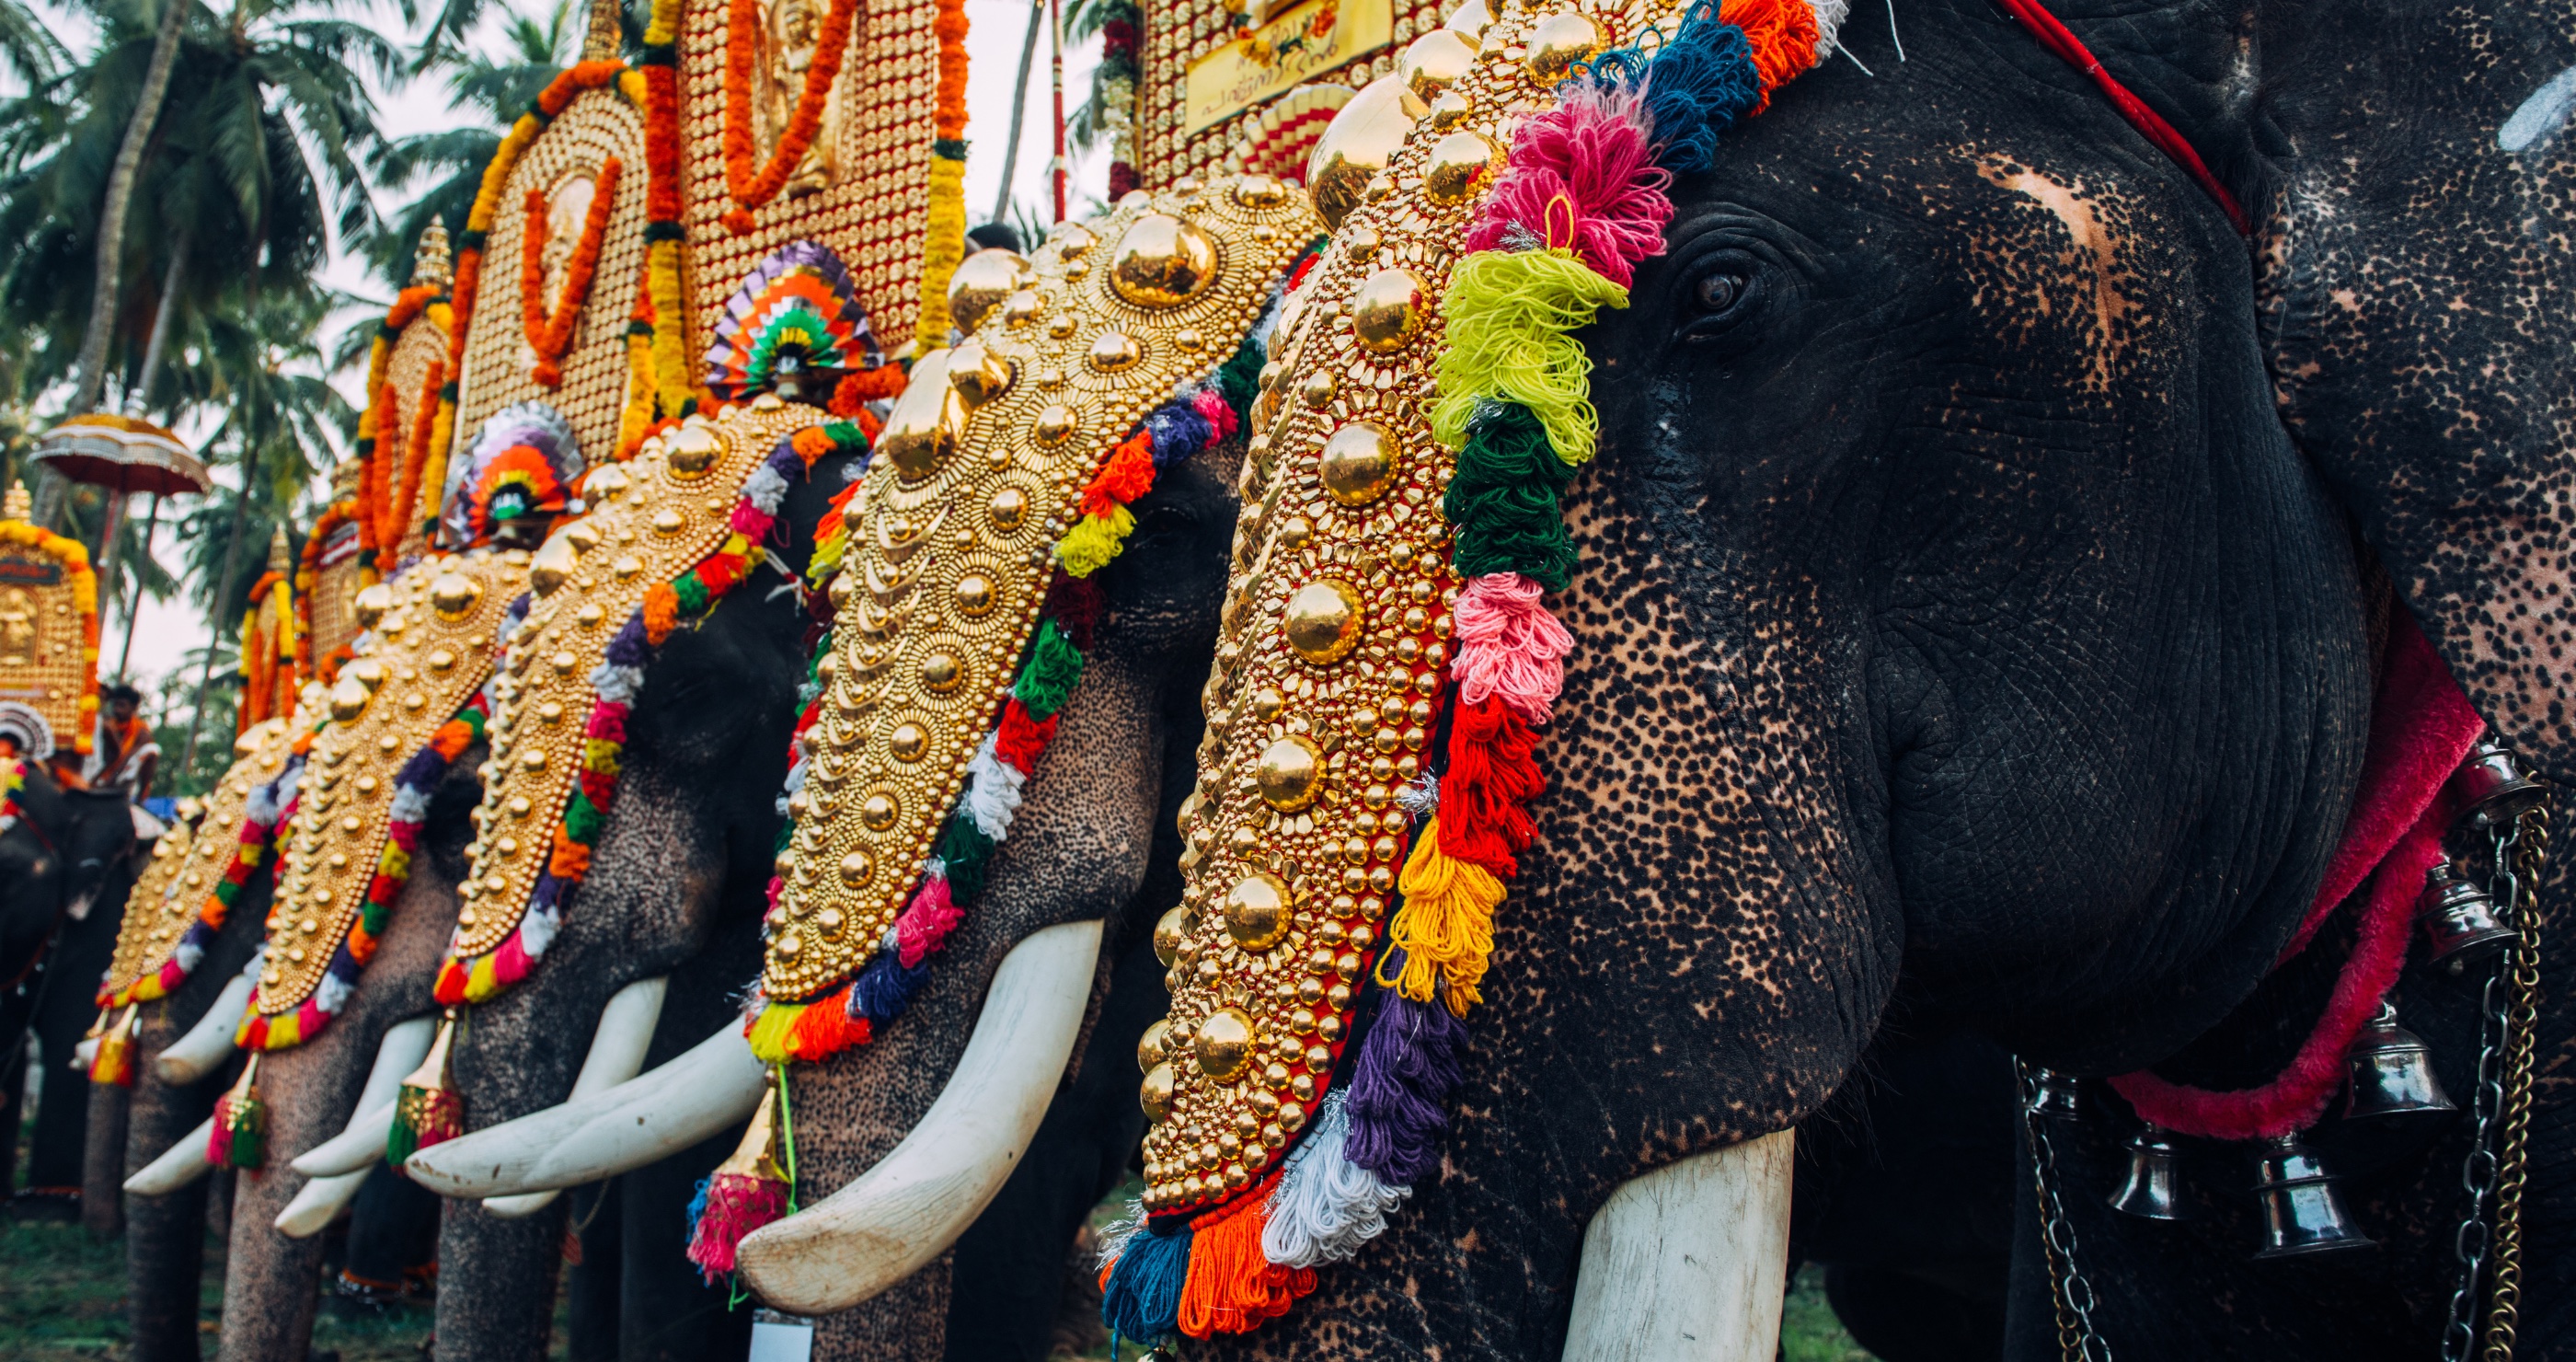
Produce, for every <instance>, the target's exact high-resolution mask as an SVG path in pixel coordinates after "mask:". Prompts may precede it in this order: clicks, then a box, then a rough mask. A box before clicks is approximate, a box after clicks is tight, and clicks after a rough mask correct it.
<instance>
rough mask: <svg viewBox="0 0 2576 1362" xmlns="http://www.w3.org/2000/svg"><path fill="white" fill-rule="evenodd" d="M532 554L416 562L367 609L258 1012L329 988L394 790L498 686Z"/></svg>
mask: <svg viewBox="0 0 2576 1362" xmlns="http://www.w3.org/2000/svg"><path fill="white" fill-rule="evenodd" d="M527 564H528V555H527V553H526V552H525V551H524V550H517V549H513V550H511V551H509V552H507V553H494V552H492V551H491V550H489V549H478V550H476V551H474V552H472V553H468V554H463V555H458V556H450V555H443V554H442V555H438V556H434V557H430V558H425V559H423V560H421V561H420V562H419V563H418V564H416V565H414V566H413V567H412V568H411V569H410V570H409V571H407V572H405V573H403V574H402V575H401V576H399V577H396V578H395V579H393V580H392V581H389V582H384V583H380V584H379V586H380V589H381V590H382V592H383V594H382V595H381V596H379V597H376V598H375V599H374V600H373V601H370V602H368V605H369V606H370V607H373V606H377V605H381V606H382V608H383V613H382V614H380V615H378V616H377V617H376V619H375V622H374V624H373V626H372V628H373V634H372V636H371V637H370V638H368V639H367V640H365V642H364V646H363V647H362V649H361V650H360V652H359V653H358V655H357V657H355V658H354V659H352V660H351V661H350V662H349V664H348V665H347V666H345V667H342V668H341V669H340V679H339V680H338V681H337V682H335V683H334V684H333V685H332V687H331V689H330V692H329V696H328V699H327V700H326V701H325V702H324V703H325V705H326V706H327V709H328V712H329V715H330V722H328V723H326V724H324V725H323V727H322V730H321V731H320V732H319V733H318V734H316V735H315V737H314V739H313V746H312V749H311V751H310V752H309V754H308V755H307V757H306V761H305V767H304V779H303V781H302V782H301V785H300V787H299V788H300V795H299V801H298V804H297V807H296V810H295V822H294V825H293V827H292V828H291V829H289V831H288V835H287V837H286V839H285V840H286V846H287V857H286V861H285V863H284V864H283V865H282V866H281V867H280V870H279V874H280V875H281V876H282V878H283V888H282V889H281V890H280V891H279V892H278V894H277V896H276V898H275V899H274V900H273V905H274V906H273V907H271V909H270V910H269V915H268V959H267V963H266V968H265V970H264V971H263V972H262V974H261V976H260V981H259V991H258V993H257V995H256V998H255V1002H254V1004H253V1006H255V1007H256V1008H257V1009H258V1011H259V1013H260V1015H262V1016H270V1017H274V1016H281V1015H284V1014H286V1013H290V1012H293V1011H295V1010H296V1008H297V1007H299V1006H301V1005H302V1004H303V1002H304V1000H305V999H306V998H308V997H311V996H312V994H313V990H314V989H315V988H317V987H319V986H320V985H321V982H322V976H323V974H324V971H325V970H326V969H327V968H328V967H329V965H330V963H331V956H332V953H333V952H334V951H336V950H338V949H339V946H340V943H341V942H342V941H344V940H346V939H347V938H348V935H349V929H350V928H351V927H353V926H355V925H356V923H357V921H358V915H359V914H360V912H362V911H363V910H364V908H365V906H366V899H367V887H368V885H369V884H370V883H371V882H373V880H374V879H375V875H376V868H377V865H378V862H379V861H380V860H381V859H382V857H383V855H384V850H385V845H386V841H387V824H388V823H389V822H390V821H391V814H392V810H393V802H394V780H395V777H396V776H397V775H399V774H400V773H401V771H402V768H403V764H404V763H406V762H408V761H410V760H411V759H412V755H413V754H414V753H417V752H419V751H420V750H421V749H422V748H424V747H426V746H428V745H429V740H430V737H431V735H433V734H435V733H437V732H438V730H439V729H440V728H441V727H442V726H444V725H445V724H446V723H447V721H448V720H449V719H451V718H454V717H455V716H456V711H457V710H458V709H459V708H461V707H462V706H463V705H464V704H465V702H466V701H467V700H469V699H472V698H473V695H474V692H475V691H476V690H478V689H480V688H481V687H482V685H483V682H484V680H485V679H486V678H488V677H489V676H491V674H492V654H493V646H494V636H495V634H496V633H497V631H498V630H499V629H500V626H501V620H502V618H503V616H505V615H506V614H508V612H509V609H510V602H511V601H512V600H513V599H514V598H516V597H517V596H518V594H519V593H520V592H522V591H524V590H526V589H527V582H528V566H527Z"/></svg>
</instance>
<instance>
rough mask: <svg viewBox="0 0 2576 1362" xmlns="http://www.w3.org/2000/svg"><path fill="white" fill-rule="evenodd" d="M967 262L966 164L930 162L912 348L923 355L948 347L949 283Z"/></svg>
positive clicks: (936, 158)
mask: <svg viewBox="0 0 2576 1362" xmlns="http://www.w3.org/2000/svg"><path fill="white" fill-rule="evenodd" d="M965 258H966V163H965V162H964V161H951V160H949V159H947V158H946V157H942V156H933V157H931V158H930V213H929V218H928V223H927V225H926V226H925V227H924V228H923V229H922V234H921V319H920V320H919V321H917V322H915V323H913V328H912V339H913V344H915V345H917V346H920V347H922V348H923V349H924V350H925V352H926V351H927V350H929V349H931V348H935V347H937V346H941V345H945V344H947V343H948V328H949V327H950V325H951V324H952V323H951V322H950V320H949V316H948V279H949V276H950V275H953V274H955V273H956V272H957V265H958V262H959V261H962V260H964V259H965Z"/></svg>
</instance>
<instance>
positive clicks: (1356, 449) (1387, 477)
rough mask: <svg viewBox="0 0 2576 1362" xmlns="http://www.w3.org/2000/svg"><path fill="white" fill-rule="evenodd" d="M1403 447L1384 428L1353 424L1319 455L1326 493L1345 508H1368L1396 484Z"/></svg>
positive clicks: (1319, 477) (1317, 473) (1317, 470)
mask: <svg viewBox="0 0 2576 1362" xmlns="http://www.w3.org/2000/svg"><path fill="white" fill-rule="evenodd" d="M1402 455H1403V451H1402V448H1401V447H1400V446H1399V445H1398V444H1397V443H1396V441H1395V439H1394V437H1392V436H1390V435H1388V434H1387V432H1386V428H1385V427H1384V426H1380V425H1378V424H1376V423H1375V422H1372V421H1353V422H1352V423H1350V424H1349V425H1346V426H1344V427H1342V428H1341V429H1340V430H1337V431H1334V432H1333V437H1332V438H1331V439H1329V440H1326V441H1325V442H1324V449H1323V452H1322V453H1321V454H1319V455H1317V456H1316V460H1315V479H1316V481H1318V482H1321V483H1322V484H1323V485H1324V493H1325V495H1327V496H1330V497H1331V498H1332V499H1333V500H1335V501H1338V502H1340V503H1341V504H1343V505H1345V506H1365V505H1367V504H1368V503H1370V502H1372V501H1375V500H1377V499H1378V498H1379V497H1382V496H1385V495H1386V493H1387V489H1388V488H1391V487H1393V486H1394V485H1395V468H1396V462H1397V460H1398V459H1400V458H1401V457H1402Z"/></svg>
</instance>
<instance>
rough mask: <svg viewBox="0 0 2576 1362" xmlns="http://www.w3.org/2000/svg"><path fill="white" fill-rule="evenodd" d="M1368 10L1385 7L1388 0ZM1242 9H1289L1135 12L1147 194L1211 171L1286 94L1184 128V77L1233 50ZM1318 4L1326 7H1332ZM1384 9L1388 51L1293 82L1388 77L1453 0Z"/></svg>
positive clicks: (1207, 6)
mask: <svg viewBox="0 0 2576 1362" xmlns="http://www.w3.org/2000/svg"><path fill="white" fill-rule="evenodd" d="M1351 2H1353V3H1365V2H1370V0H1351ZM1373 2H1374V3H1378V4H1385V3H1387V2H1388V0H1373ZM1247 3H1253V4H1254V7H1255V8H1257V9H1260V10H1261V11H1262V12H1263V15H1264V17H1265V18H1276V17H1278V16H1285V15H1287V14H1288V13H1289V11H1290V8H1291V7H1290V6H1289V5H1287V4H1270V5H1266V6H1264V5H1259V4H1257V2H1256V0H1150V2H1149V3H1147V4H1145V5H1144V6H1143V9H1144V14H1145V33H1144V37H1143V41H1142V45H1141V50H1140V51H1139V52H1138V54H1137V65H1138V67H1139V69H1140V71H1141V73H1142V76H1143V78H1142V79H1140V80H1138V81H1137V82H1136V84H1137V94H1136V102H1137V106H1138V114H1137V120H1136V174H1137V177H1138V178H1139V179H1140V180H1141V181H1142V182H1143V183H1144V185H1145V186H1146V187H1147V188H1149V189H1150V188H1153V187H1155V186H1157V185H1164V184H1169V183H1171V182H1172V181H1173V180H1175V179H1177V178H1179V177H1181V176H1183V175H1207V174H1211V173H1213V172H1214V171H1216V170H1217V169H1218V166H1219V163H1220V162H1221V161H1222V160H1223V159H1224V157H1225V154H1226V153H1227V152H1228V151H1230V150H1232V149H1233V148H1234V147H1235V145H1236V144H1237V143H1239V142H1245V141H1250V140H1254V139H1256V138H1257V137H1258V136H1259V135H1260V132H1261V116H1262V112H1263V111H1264V110H1265V109H1267V108H1269V107H1270V105H1272V104H1273V103H1276V102H1277V101H1278V99H1279V98H1280V96H1281V95H1284V94H1286V93H1287V91H1284V90H1283V91H1280V92H1278V93H1276V94H1272V95H1270V96H1268V97H1266V98H1263V99H1261V100H1258V101H1256V102H1254V103H1251V104H1249V105H1246V106H1245V107H1244V108H1243V109H1241V110H1240V111H1238V112H1236V113H1235V114H1233V115H1232V116H1230V117H1228V118H1226V119H1224V120H1223V121H1220V122H1217V123H1214V124H1210V125H1208V126H1206V127H1203V128H1200V129H1198V130H1197V131H1191V130H1190V128H1189V126H1188V125H1189V122H1190V111H1189V108H1188V90H1189V72H1190V70H1191V68H1192V67H1194V66H1198V65H1199V64H1200V63H1201V62H1203V61H1205V60H1206V59H1207V58H1209V57H1211V56H1214V55H1217V54H1219V53H1221V52H1222V51H1223V49H1225V48H1227V47H1230V46H1240V44H1241V42H1242V40H1241V39H1238V38H1237V37H1235V24H1236V15H1237V14H1238V13H1241V12H1243V11H1244V6H1245V5H1246V4H1247ZM1324 3H1325V4H1327V5H1330V4H1332V3H1333V0H1324ZM1392 4H1393V11H1392V21H1393V32H1394V34H1395V41H1394V42H1393V43H1392V44H1391V45H1388V46H1385V47H1380V48H1377V49H1376V50H1375V51H1374V52H1373V53H1371V54H1369V55H1367V57H1366V59H1365V60H1362V61H1356V62H1352V63H1350V64H1348V65H1344V66H1341V67H1338V68H1329V69H1320V70H1313V71H1307V72H1304V73H1302V75H1301V77H1300V79H1302V80H1306V81H1330V82H1333V83H1335V84H1339V85H1348V86H1351V87H1352V88H1354V89H1356V88H1358V87H1359V86H1362V85H1366V84H1367V83H1369V82H1370V81H1372V80H1374V79H1376V78H1377V77H1379V76H1383V75H1385V74H1386V73H1387V72H1389V71H1392V70H1394V69H1395V54H1396V53H1397V52H1399V51H1402V50H1403V48H1404V45H1405V44H1406V43H1409V42H1411V41H1412V40H1413V39H1414V37H1415V36H1416V35H1417V34H1422V33H1429V32H1430V31H1432V30H1433V29H1436V28H1438V27H1439V26H1440V12H1441V10H1442V9H1443V8H1446V7H1450V6H1453V5H1454V4H1455V0H1446V2H1445V3H1444V0H1392Z"/></svg>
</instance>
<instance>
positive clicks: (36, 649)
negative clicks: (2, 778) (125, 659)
mask: <svg viewBox="0 0 2576 1362" xmlns="http://www.w3.org/2000/svg"><path fill="white" fill-rule="evenodd" d="M87 677H88V670H87V666H86V664H85V663H84V662H83V661H82V659H81V614H80V603H79V600H78V597H77V594H76V593H75V592H74V591H73V589H72V578H71V569H69V568H67V567H65V566H64V565H63V564H62V562H61V561H60V560H58V559H55V558H53V557H51V556H49V555H46V554H43V553H38V552H35V551H33V550H27V549H12V548H7V547H0V700H15V701H18V702H19V703H21V704H24V705H27V706H29V707H31V708H33V709H34V710H35V711H36V712H37V713H38V714H41V715H43V716H45V722H46V723H47V724H48V725H50V726H51V727H52V728H53V730H54V749H55V751H57V752H59V753H63V754H69V753H70V752H72V750H73V745H74V739H76V738H78V737H79V736H80V726H81V718H80V702H81V694H82V689H83V685H84V682H85V681H86V679H87Z"/></svg>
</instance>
